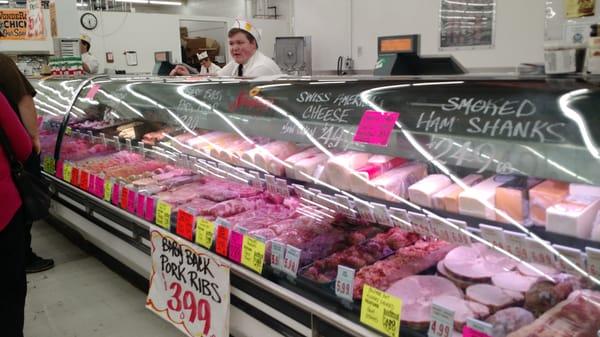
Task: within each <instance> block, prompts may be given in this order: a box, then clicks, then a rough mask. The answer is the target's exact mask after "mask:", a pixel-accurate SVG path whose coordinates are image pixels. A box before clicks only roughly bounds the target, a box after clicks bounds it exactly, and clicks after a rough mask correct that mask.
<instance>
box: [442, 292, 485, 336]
mask: <svg viewBox="0 0 600 337" xmlns="http://www.w3.org/2000/svg"><path fill="white" fill-rule="evenodd" d="M433 302H434V303H436V304H439V305H441V306H443V307H444V308H448V309H450V310H452V311H454V329H455V330H458V331H462V329H463V327H464V326H465V324H466V323H467V318H475V319H481V318H485V317H487V316H488V315H489V314H490V310H489V309H488V307H486V306H485V305H483V304H479V303H477V302H472V301H467V300H463V299H461V298H457V297H454V296H448V295H443V296H439V297H436V298H434V299H433Z"/></svg>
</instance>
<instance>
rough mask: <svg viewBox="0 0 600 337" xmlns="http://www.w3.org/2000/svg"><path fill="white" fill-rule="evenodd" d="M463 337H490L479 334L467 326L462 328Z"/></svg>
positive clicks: (479, 332)
mask: <svg viewBox="0 0 600 337" xmlns="http://www.w3.org/2000/svg"><path fill="white" fill-rule="evenodd" d="M462 333H463V337H490V336H488V335H487V334H485V333H483V332H481V331H477V330H475V329H473V328H471V327H469V326H466V325H465V327H464V328H463V331H462Z"/></svg>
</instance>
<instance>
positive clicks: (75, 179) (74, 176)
mask: <svg viewBox="0 0 600 337" xmlns="http://www.w3.org/2000/svg"><path fill="white" fill-rule="evenodd" d="M79 171H80V170H79V167H77V166H73V169H72V170H71V185H73V186H77V187H79Z"/></svg>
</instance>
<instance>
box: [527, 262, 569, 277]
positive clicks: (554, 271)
mask: <svg viewBox="0 0 600 337" xmlns="http://www.w3.org/2000/svg"><path fill="white" fill-rule="evenodd" d="M530 264H531V266H532V267H534V268H536V269H537V270H539V271H541V272H542V273H544V274H545V275H548V276H552V275H556V274H558V273H559V271H558V269H556V268H554V267H550V266H546V265H543V264H539V263H530ZM517 270H518V271H519V273H521V274H523V275H525V276H532V277H538V276H544V275H540V274H539V273H538V272H537V271H535V270H533V269H531V267H528V266H527V265H526V264H524V263H519V265H518V266H517Z"/></svg>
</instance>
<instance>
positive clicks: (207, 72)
mask: <svg viewBox="0 0 600 337" xmlns="http://www.w3.org/2000/svg"><path fill="white" fill-rule="evenodd" d="M219 70H221V67H219V66H218V65H216V64H214V63H212V62H211V63H210V68H208V69H206V68H205V67H204V66H201V67H200V75H217V74H218V73H219Z"/></svg>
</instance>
